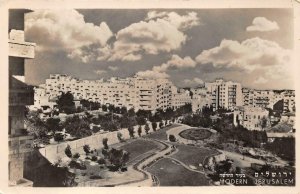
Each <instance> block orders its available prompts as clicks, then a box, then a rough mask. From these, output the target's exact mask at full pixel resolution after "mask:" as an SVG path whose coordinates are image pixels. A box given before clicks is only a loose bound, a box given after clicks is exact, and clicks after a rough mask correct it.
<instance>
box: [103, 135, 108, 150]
mask: <svg viewBox="0 0 300 194" xmlns="http://www.w3.org/2000/svg"><path fill="white" fill-rule="evenodd" d="M107 142H108V139H107V138H106V137H105V138H103V139H102V144H103V146H104V149H108V143H107Z"/></svg>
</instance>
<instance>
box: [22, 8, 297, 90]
mask: <svg viewBox="0 0 300 194" xmlns="http://www.w3.org/2000/svg"><path fill="white" fill-rule="evenodd" d="M293 31H294V30H293V12H292V9H185V10H181V9H173V10H168V9H157V10H152V9H143V10H122V9H113V10H108V9H82V10H66V9H63V10H35V11H34V12H32V13H29V14H27V15H26V17H25V36H26V41H29V42H35V43H36V44H37V47H36V53H35V54H36V55H35V58H34V59H31V60H27V61H26V69H25V75H26V81H27V82H28V83H30V84H33V85H38V84H41V83H44V82H45V79H46V78H48V77H49V74H52V73H60V74H68V75H71V76H74V77H77V78H80V79H90V80H93V79H102V78H104V79H108V78H110V77H128V76H132V75H135V74H137V75H139V76H142V77H152V78H168V79H170V80H171V81H172V82H173V83H174V84H175V85H176V86H178V87H196V86H198V85H201V84H203V82H211V81H214V80H215V79H218V78H223V79H225V80H232V81H236V82H240V83H241V84H242V86H243V87H249V88H256V89H294V83H293V82H294V79H293V77H292V71H293V64H292V51H293Z"/></svg>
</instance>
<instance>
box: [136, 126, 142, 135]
mask: <svg viewBox="0 0 300 194" xmlns="http://www.w3.org/2000/svg"><path fill="white" fill-rule="evenodd" d="M137 132H138V135H139V137H141V136H142V126H141V125H139V127H138V131H137Z"/></svg>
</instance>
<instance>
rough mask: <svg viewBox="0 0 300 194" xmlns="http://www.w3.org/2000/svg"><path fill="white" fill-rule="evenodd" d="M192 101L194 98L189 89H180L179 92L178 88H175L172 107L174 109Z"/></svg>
mask: <svg viewBox="0 0 300 194" xmlns="http://www.w3.org/2000/svg"><path fill="white" fill-rule="evenodd" d="M191 103H192V99H191V95H190V91H189V90H181V91H180V90H179V92H177V88H175V89H174V90H173V97H172V107H173V108H174V109H177V108H179V107H181V106H184V105H185V104H191Z"/></svg>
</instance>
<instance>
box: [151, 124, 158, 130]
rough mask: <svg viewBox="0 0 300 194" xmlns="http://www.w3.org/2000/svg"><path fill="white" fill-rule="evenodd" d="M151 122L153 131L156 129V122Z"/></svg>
mask: <svg viewBox="0 0 300 194" xmlns="http://www.w3.org/2000/svg"><path fill="white" fill-rule="evenodd" d="M151 124H152V129H153V131H156V128H157V123H156V122H152V123H151Z"/></svg>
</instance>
